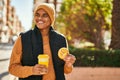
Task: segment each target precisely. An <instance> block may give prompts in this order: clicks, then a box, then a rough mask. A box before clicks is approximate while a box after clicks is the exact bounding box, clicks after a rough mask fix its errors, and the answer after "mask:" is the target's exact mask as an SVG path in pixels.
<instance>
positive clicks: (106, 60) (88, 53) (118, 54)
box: [69, 47, 120, 67]
mask: <svg viewBox="0 0 120 80" xmlns="http://www.w3.org/2000/svg"><path fill="white" fill-rule="evenodd" d="M69 49H70V53H71V54H73V55H75V56H76V59H77V60H76V62H75V64H74V66H81V67H120V63H119V62H120V50H91V49H79V48H74V47H70V48H69Z"/></svg>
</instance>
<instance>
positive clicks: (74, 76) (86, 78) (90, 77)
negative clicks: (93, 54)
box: [66, 67, 120, 80]
mask: <svg viewBox="0 0 120 80" xmlns="http://www.w3.org/2000/svg"><path fill="white" fill-rule="evenodd" d="M66 80H120V68H110V67H97V68H92V67H75V68H74V69H73V71H72V73H70V74H68V75H66Z"/></svg>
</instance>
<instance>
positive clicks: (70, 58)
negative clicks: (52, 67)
mask: <svg viewBox="0 0 120 80" xmlns="http://www.w3.org/2000/svg"><path fill="white" fill-rule="evenodd" d="M75 60H76V58H75V56H74V55H72V54H68V55H67V56H66V57H65V58H64V61H65V63H66V64H67V65H69V66H70V65H73V64H74V63H75Z"/></svg>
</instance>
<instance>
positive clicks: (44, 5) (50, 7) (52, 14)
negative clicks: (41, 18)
mask: <svg viewBox="0 0 120 80" xmlns="http://www.w3.org/2000/svg"><path fill="white" fill-rule="evenodd" d="M40 8H42V9H44V10H45V11H46V12H47V13H48V15H49V17H50V19H51V25H52V26H53V25H54V22H55V9H54V6H53V5H52V4H49V3H37V4H36V5H35V7H34V14H35V13H36V11H37V10H38V9H40Z"/></svg>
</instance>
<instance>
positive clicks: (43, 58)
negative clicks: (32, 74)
mask: <svg viewBox="0 0 120 80" xmlns="http://www.w3.org/2000/svg"><path fill="white" fill-rule="evenodd" d="M48 63H49V56H48V55H46V54H40V55H38V64H42V65H45V66H46V67H48Z"/></svg>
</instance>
